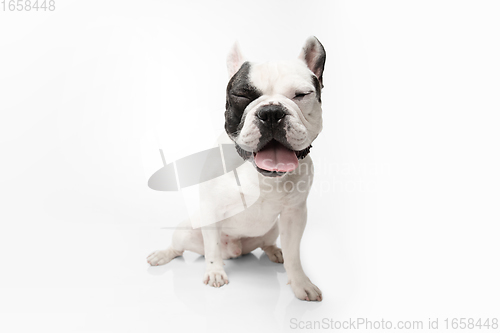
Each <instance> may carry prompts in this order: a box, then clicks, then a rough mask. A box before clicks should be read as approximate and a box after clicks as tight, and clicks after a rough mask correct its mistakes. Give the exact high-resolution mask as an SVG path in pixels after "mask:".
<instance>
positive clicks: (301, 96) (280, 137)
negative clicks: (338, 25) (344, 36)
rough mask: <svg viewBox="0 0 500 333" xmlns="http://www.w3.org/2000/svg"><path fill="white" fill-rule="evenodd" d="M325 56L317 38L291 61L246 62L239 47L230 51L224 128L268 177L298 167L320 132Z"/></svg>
mask: <svg viewBox="0 0 500 333" xmlns="http://www.w3.org/2000/svg"><path fill="white" fill-rule="evenodd" d="M325 59H326V53H325V49H324V48H323V45H321V43H320V42H319V40H318V39H317V38H316V37H310V38H309V39H308V40H307V41H306V44H305V45H304V47H303V49H302V51H301V52H300V55H299V58H298V59H294V60H292V61H282V62H267V63H259V64H256V63H251V62H248V61H245V60H244V58H243V56H242V55H241V52H240V50H239V48H238V46H237V45H235V46H234V47H233V49H232V51H231V52H230V54H229V56H228V61H227V65H228V70H229V76H230V80H229V83H228V85H227V94H226V112H225V117H226V124H225V129H226V132H227V133H228V135H229V137H230V138H231V139H232V140H233V141H234V142H235V143H236V149H237V150H238V152H239V154H240V155H241V156H242V157H243V158H244V159H249V160H251V161H252V162H253V163H254V165H255V167H256V169H257V170H258V171H259V172H260V173H261V174H263V175H264V176H269V177H274V176H281V175H283V174H285V173H286V172H289V171H292V170H294V169H295V168H296V167H297V166H298V159H300V158H304V157H305V156H306V155H307V154H308V153H309V148H310V147H311V143H312V142H313V140H314V139H315V138H316V137H317V136H318V134H319V133H320V132H321V129H322V116H321V113H322V111H321V88H322V87H323V69H324V66H325Z"/></svg>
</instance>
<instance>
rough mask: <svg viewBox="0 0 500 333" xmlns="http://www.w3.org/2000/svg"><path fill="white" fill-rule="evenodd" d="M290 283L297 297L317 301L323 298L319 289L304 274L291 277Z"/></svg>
mask: <svg viewBox="0 0 500 333" xmlns="http://www.w3.org/2000/svg"><path fill="white" fill-rule="evenodd" d="M289 283H290V285H291V287H292V290H293V293H294V294H295V296H296V297H297V298H298V299H301V300H305V301H318V302H321V301H322V300H323V296H322V295H321V290H319V288H318V287H316V286H315V285H314V284H313V283H312V282H311V281H310V280H309V278H307V277H306V276H305V277H303V278H300V279H296V280H294V279H291V280H290V282H289Z"/></svg>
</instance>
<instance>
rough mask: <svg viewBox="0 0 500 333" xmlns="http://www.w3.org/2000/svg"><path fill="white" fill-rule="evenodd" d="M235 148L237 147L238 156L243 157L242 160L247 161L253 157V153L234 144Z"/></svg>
mask: <svg viewBox="0 0 500 333" xmlns="http://www.w3.org/2000/svg"><path fill="white" fill-rule="evenodd" d="M234 146H235V147H236V151H237V152H238V154H239V155H240V156H241V158H243V159H244V160H245V161H246V160H248V159H249V158H250V157H251V156H252V155H253V153H252V152H249V151H246V150H244V149H243V148H241V147H240V146H238V145H237V144H236V143H235V144H234Z"/></svg>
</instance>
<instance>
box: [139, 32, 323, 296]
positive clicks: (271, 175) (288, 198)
mask: <svg viewBox="0 0 500 333" xmlns="http://www.w3.org/2000/svg"><path fill="white" fill-rule="evenodd" d="M325 60H326V52H325V49H324V48H323V45H322V44H321V43H320V42H319V40H318V39H317V38H316V37H310V38H308V39H307V41H306V43H305V45H304V47H303V48H302V50H301V52H300V54H299V57H298V58H296V59H293V60H289V61H279V62H265V63H253V62H249V61H246V60H245V58H244V57H243V56H242V53H241V51H240V49H239V47H238V45H237V44H235V46H234V47H233V48H232V50H231V51H230V53H229V55H228V58H227V67H228V72H229V78H230V79H229V83H228V85H227V90H226V111H225V130H226V133H227V136H228V137H229V138H230V140H232V142H234V147H235V148H234V149H236V151H237V153H238V154H239V156H240V157H241V158H242V159H243V160H245V161H246V162H245V163H243V164H242V166H241V167H239V168H238V178H239V182H241V183H242V184H243V183H244V184H246V185H245V186H242V187H241V191H242V195H244V193H245V191H247V189H251V188H253V189H255V188H258V189H259V196H258V198H257V199H256V200H255V202H254V203H253V204H252V205H249V206H248V207H245V208H246V209H244V210H243V211H241V212H239V213H238V214H235V215H232V216H227V215H225V212H226V211H227V210H228V209H229V208H228V207H231V205H233V203H234V202H233V201H234V200H235V199H234V198H232V197H231V196H227V195H225V193H226V191H225V188H226V186H230V185H229V184H228V183H227V180H224V179H223V177H221V180H220V181H217V180H216V181H215V185H214V183H213V182H212V184H211V185H210V188H209V189H206V191H205V190H204V191H201V192H200V193H201V199H202V201H203V208H204V211H203V214H208V215H212V216H214V221H216V222H215V223H213V224H210V225H204V226H201V227H200V228H192V226H191V225H190V221H189V220H186V221H184V222H182V223H180V225H179V226H178V227H177V229H176V230H175V231H174V234H173V237H172V244H171V245H170V247H168V248H167V249H166V250H159V251H155V252H153V253H151V254H150V255H149V256H148V257H147V261H148V263H149V264H150V265H152V266H158V265H164V264H166V263H168V262H170V261H171V260H172V259H174V258H175V257H177V256H181V255H182V253H183V252H184V251H186V250H188V251H193V252H196V253H198V254H200V255H204V256H205V262H206V271H205V274H204V276H203V282H204V283H205V284H208V285H210V286H213V287H221V286H224V285H226V284H228V283H229V279H228V276H227V274H226V272H225V271H224V262H223V260H224V259H229V258H235V257H238V256H240V255H243V254H247V253H250V252H252V251H253V250H255V249H257V248H259V247H260V248H261V249H262V250H263V251H264V252H265V253H266V254H267V256H268V257H269V259H270V260H271V261H273V262H276V263H284V266H285V270H286V272H287V276H288V282H289V284H290V286H291V288H292V290H293V292H294V294H295V296H296V297H297V298H299V299H301V300H307V301H321V300H322V294H321V290H320V289H319V288H318V287H317V286H316V285H314V284H313V283H312V282H311V281H310V280H309V278H308V277H307V275H306V274H305V272H304V270H303V269H302V265H301V261H300V240H301V238H302V234H303V231H304V228H305V226H306V220H307V206H306V200H307V197H308V194H309V190H310V188H311V185H312V180H313V169H312V168H313V165H312V161H311V157H310V155H309V151H310V148H311V144H312V142H313V141H314V140H315V139H316V137H317V136H318V134H319V133H320V132H321V130H322V109H321V89H322V88H323V70H324V66H325ZM278 236H280V239H281V246H282V249H280V248H279V247H277V246H276V240H277V238H278Z"/></svg>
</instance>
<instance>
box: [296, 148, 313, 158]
mask: <svg viewBox="0 0 500 333" xmlns="http://www.w3.org/2000/svg"><path fill="white" fill-rule="evenodd" d="M311 148H312V146H309V147H307V148H306V149H304V150H301V151H296V152H295V155H297V158H298V159H299V160H301V159H303V158H305V157H306V156H307V155H308V154H309V151H310V150H311Z"/></svg>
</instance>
